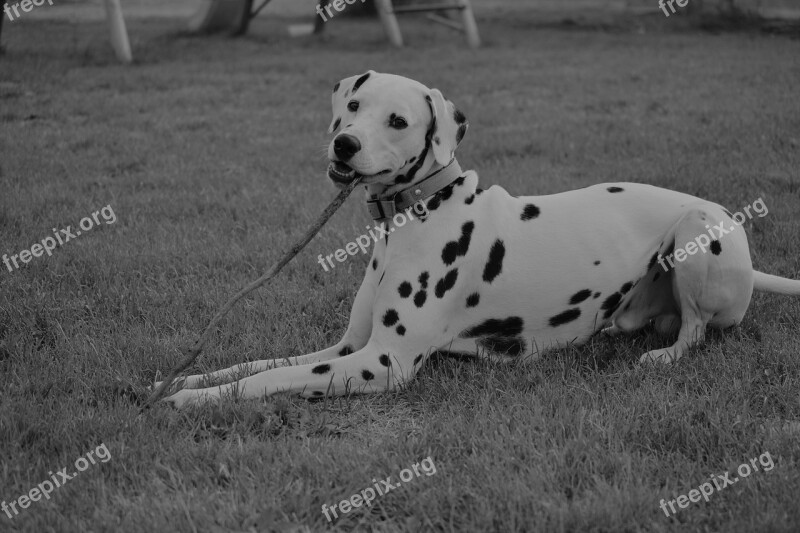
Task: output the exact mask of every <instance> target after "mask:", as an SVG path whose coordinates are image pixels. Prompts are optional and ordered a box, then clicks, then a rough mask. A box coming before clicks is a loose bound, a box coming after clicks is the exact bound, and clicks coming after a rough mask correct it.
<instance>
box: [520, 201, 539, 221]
mask: <svg viewBox="0 0 800 533" xmlns="http://www.w3.org/2000/svg"><path fill="white" fill-rule="evenodd" d="M539 213H541V211H540V210H539V208H538V207H536V206H535V205H533V204H528V205H526V206H525V208H524V209H523V210H522V214H521V215H520V217H519V218H520V220H533V219H534V218H536V217H538V216H539Z"/></svg>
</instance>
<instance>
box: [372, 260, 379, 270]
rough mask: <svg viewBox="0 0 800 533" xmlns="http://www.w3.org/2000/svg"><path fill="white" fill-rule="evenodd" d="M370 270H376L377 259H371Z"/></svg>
mask: <svg viewBox="0 0 800 533" xmlns="http://www.w3.org/2000/svg"><path fill="white" fill-rule="evenodd" d="M372 270H378V260H377V259H373V260H372Z"/></svg>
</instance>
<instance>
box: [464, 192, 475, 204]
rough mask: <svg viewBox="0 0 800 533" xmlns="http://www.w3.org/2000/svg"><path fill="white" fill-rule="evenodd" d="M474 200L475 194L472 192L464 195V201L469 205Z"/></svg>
mask: <svg viewBox="0 0 800 533" xmlns="http://www.w3.org/2000/svg"><path fill="white" fill-rule="evenodd" d="M474 201H475V195H474V194H470V195H469V196H467V197H466V199H465V200H464V203H465V204H467V205H470V204H472V202H474Z"/></svg>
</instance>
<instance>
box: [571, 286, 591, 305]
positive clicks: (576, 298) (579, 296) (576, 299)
mask: <svg viewBox="0 0 800 533" xmlns="http://www.w3.org/2000/svg"><path fill="white" fill-rule="evenodd" d="M591 295H592V291H591V290H589V289H583V290H582V291H578V292H576V293H575V294H573V295H572V297H570V299H569V304H570V305H577V304H579V303H581V302H582V301H584V300H585V299H587V298H588V297H589V296H591Z"/></svg>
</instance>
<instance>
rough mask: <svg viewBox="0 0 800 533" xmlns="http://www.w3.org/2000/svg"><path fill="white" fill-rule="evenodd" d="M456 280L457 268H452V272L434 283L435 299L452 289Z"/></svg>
mask: <svg viewBox="0 0 800 533" xmlns="http://www.w3.org/2000/svg"><path fill="white" fill-rule="evenodd" d="M457 279H458V269H457V268H454V269H453V270H451V271H449V272H448V273H447V274H445V275H444V277H443V278H442V279H440V280H439V281H437V282H436V289H435V290H434V293H435V294H436V297H437V298H441V297H443V296H444V293H446V292H447V291H449V290H450V289H452V288H453V285H455V284H456V280H457Z"/></svg>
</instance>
